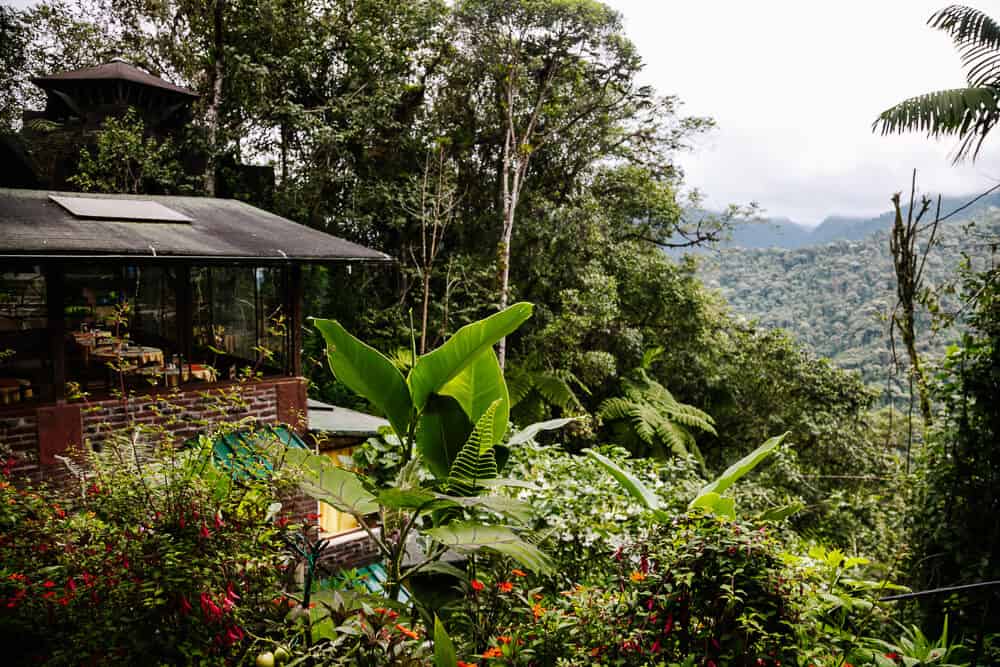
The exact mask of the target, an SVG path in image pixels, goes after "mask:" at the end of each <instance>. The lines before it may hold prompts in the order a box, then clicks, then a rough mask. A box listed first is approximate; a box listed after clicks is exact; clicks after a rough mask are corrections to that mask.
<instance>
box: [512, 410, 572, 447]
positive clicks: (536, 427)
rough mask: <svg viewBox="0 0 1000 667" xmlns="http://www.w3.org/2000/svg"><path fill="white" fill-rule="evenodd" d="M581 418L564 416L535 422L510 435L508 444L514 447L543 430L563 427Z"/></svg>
mask: <svg viewBox="0 0 1000 667" xmlns="http://www.w3.org/2000/svg"><path fill="white" fill-rule="evenodd" d="M579 419H580V418H579V417H563V418H562V419H550V420H548V421H544V422H535V423H534V424H532V425H530V426H526V427H525V428H523V429H521V430H520V431H518V432H517V433H515V434H514V435H512V436H510V440H508V441H507V446H508V447H512V446H514V445H520V444H522V443H525V442H528V441H529V440H531V439H532V438H534V437H535V436H536V435H538V434H539V433H540V432H541V431H552V430H555V429H557V428H562V427H563V426H565V425H566V424H568V423H570V422H575V421H577V420H579Z"/></svg>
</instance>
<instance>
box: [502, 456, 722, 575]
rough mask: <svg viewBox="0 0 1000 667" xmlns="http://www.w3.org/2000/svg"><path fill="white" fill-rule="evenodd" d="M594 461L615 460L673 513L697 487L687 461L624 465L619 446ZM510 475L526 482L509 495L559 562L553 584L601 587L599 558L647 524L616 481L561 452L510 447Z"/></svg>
mask: <svg viewBox="0 0 1000 667" xmlns="http://www.w3.org/2000/svg"><path fill="white" fill-rule="evenodd" d="M591 456H601V457H604V458H606V459H608V460H609V461H612V462H614V463H615V464H616V465H617V466H619V467H620V468H621V469H623V470H627V471H628V474H629V475H631V476H634V477H635V478H636V479H638V480H641V483H642V485H643V486H644V487H645V488H647V489H649V493H650V494H651V495H653V496H655V498H656V503H657V506H658V507H660V508H661V509H662V510H663V511H665V512H670V513H672V514H675V513H677V512H680V511H683V509H684V506H685V505H686V503H687V499H688V498H690V497H691V496H693V495H694V493H695V492H696V490H697V489H698V488H699V487H700V486H701V485H702V483H703V482H702V480H701V478H700V477H699V476H698V472H697V468H696V466H695V465H694V462H693V461H692V460H691V459H671V460H669V461H654V460H650V459H628V458H627V456H628V452H626V451H625V450H624V449H621V448H612V447H603V448H601V449H600V451H599V452H594V453H593V454H591ZM509 475H510V476H511V477H513V478H515V479H517V480H521V481H522V482H525V484H524V485H518V486H512V487H509V488H508V489H507V493H508V494H510V495H512V496H514V497H515V498H517V499H518V500H520V501H522V502H525V503H526V504H527V505H529V506H530V507H531V508H532V510H533V523H532V526H533V527H534V532H535V533H536V534H538V535H542V536H545V539H544V541H543V542H542V543H541V547H542V548H543V550H544V551H545V553H547V554H549V555H550V556H551V557H552V558H553V559H554V560H555V562H556V564H557V570H558V572H557V575H556V576H555V577H554V578H553V580H554V583H555V585H556V586H560V587H561V586H566V585H567V584H568V583H570V582H584V581H603V580H604V578H605V576H606V574H607V570H606V568H605V566H604V565H603V558H604V556H606V555H607V554H609V553H612V552H613V551H614V550H615V549H617V548H619V547H621V546H622V545H624V544H627V543H629V542H631V541H633V540H637V539H639V538H640V537H641V536H642V535H643V534H644V533H645V531H646V530H647V528H648V526H649V522H648V518H647V514H648V510H647V508H646V506H644V505H643V504H642V503H641V502H640V501H637V500H636V499H634V498H633V497H632V496H630V495H629V493H628V492H627V491H626V490H625V489H624V488H623V486H622V485H621V484H619V483H618V482H617V481H616V480H615V479H614V478H612V477H611V476H609V475H608V474H606V472H605V470H604V469H603V468H601V467H600V466H597V465H594V464H592V463H591V462H590V460H589V459H587V458H582V457H579V456H574V455H572V454H569V453H567V452H566V451H564V450H562V449H560V448H558V447H544V446H540V445H537V444H534V443H526V444H524V445H521V446H519V447H515V448H513V450H512V452H511V463H510V472H509Z"/></svg>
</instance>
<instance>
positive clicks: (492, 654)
mask: <svg viewBox="0 0 1000 667" xmlns="http://www.w3.org/2000/svg"><path fill="white" fill-rule="evenodd" d="M483 657H484V658H501V657H503V651H501V650H500V649H498V648H497V647H496V646H492V647H490V648H488V649H486V653H483Z"/></svg>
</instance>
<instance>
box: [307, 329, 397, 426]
mask: <svg viewBox="0 0 1000 667" xmlns="http://www.w3.org/2000/svg"><path fill="white" fill-rule="evenodd" d="M313 323H314V324H315V325H316V328H317V329H319V331H320V333H321V334H323V339H324V340H325V341H326V351H327V358H328V359H329V361H330V369H331V370H332V371H333V374H334V375H335V376H336V377H337V379H338V380H340V381H341V382H343V383H344V384H346V385H347V386H348V387H349V388H350V389H351V391H353V392H355V393H356V394H359V395H361V396H363V397H364V398H366V399H368V400H369V401H371V403H372V404H373V405H375V407H377V408H378V409H379V410H381V411H382V412H383V413H384V414H385V416H386V419H388V420H389V423H390V424H392V428H393V429H394V430H395V431H396V433H397V434H399V436H400V437H406V434H407V432H408V427H409V424H410V415H411V412H412V409H413V405H412V403H411V401H410V390H409V388H408V387H407V385H406V380H405V379H403V374H402V373H400V372H399V370H398V369H397V368H396V367H395V366H393V365H392V362H391V361H389V359H388V358H386V357H385V356H384V355H383V354H382V353H380V352H379V351H378V350H376V349H375V348H373V347H371V346H370V345H367V344H366V343H363V342H362V341H360V340H358V339H357V338H355V337H354V336H352V335H351V334H350V333H348V332H347V330H346V329H344V327H343V326H341V324H340V323H339V322H337V321H336V320H322V319H316V320H313Z"/></svg>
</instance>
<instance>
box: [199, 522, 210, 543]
mask: <svg viewBox="0 0 1000 667" xmlns="http://www.w3.org/2000/svg"><path fill="white" fill-rule="evenodd" d="M200 533H201V536H202V537H203V538H205V539H206V540H207V539H208V537H209V535H211V533H209V532H208V526H206V525H205V524H201V531H200Z"/></svg>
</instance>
